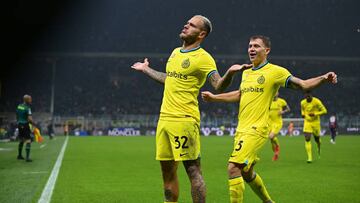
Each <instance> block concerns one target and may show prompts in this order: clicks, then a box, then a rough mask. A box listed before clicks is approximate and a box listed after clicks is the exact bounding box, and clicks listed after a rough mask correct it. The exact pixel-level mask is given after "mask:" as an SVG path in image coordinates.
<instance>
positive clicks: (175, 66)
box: [160, 47, 217, 121]
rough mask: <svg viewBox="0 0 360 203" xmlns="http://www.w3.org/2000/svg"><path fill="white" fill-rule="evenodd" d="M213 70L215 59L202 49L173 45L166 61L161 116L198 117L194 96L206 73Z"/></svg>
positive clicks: (208, 74)
mask: <svg viewBox="0 0 360 203" xmlns="http://www.w3.org/2000/svg"><path fill="white" fill-rule="evenodd" d="M215 71H217V68H216V63H215V60H214V59H213V58H212V57H211V55H210V54H209V53H207V52H206V51H205V50H204V49H202V48H200V47H198V48H195V49H192V50H188V51H182V50H181V48H180V47H179V48H176V49H174V51H173V52H172V53H171V56H170V57H169V59H168V61H167V64H166V74H167V75H166V79H165V88H164V95H163V100H162V105H161V110H160V119H163V120H173V119H174V118H175V119H179V118H183V119H184V120H187V119H192V120H193V119H195V120H196V121H200V112H199V105H198V99H197V97H198V95H199V91H200V88H201V87H202V86H203V85H204V83H205V81H206V79H207V77H209V76H210V75H211V74H212V73H213V72H215Z"/></svg>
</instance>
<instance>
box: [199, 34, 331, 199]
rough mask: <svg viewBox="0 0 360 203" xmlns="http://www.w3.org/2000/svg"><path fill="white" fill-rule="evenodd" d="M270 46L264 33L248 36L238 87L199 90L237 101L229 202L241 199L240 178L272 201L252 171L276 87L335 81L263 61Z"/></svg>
mask: <svg viewBox="0 0 360 203" xmlns="http://www.w3.org/2000/svg"><path fill="white" fill-rule="evenodd" d="M270 49H271V42H270V39H269V38H268V37H265V36H262V35H256V36H252V37H251V38H250V42H249V47H248V54H249V58H250V61H251V62H252V64H253V68H252V69H248V70H245V71H243V74H242V81H241V84H240V88H239V89H238V90H235V91H232V92H227V93H222V94H217V95H214V94H212V93H211V92H207V91H205V92H202V93H201V96H202V98H203V99H204V101H208V102H239V116H238V126H237V129H236V133H235V137H234V148H233V152H232V154H231V156H230V159H229V164H228V174H229V190H230V202H231V203H241V202H243V196H244V190H245V185H244V180H245V182H247V183H248V184H249V185H250V187H251V189H252V190H253V191H254V192H255V193H256V194H257V195H258V196H259V198H260V199H261V200H262V201H263V202H268V203H270V202H273V201H272V199H271V197H270V195H269V193H268V192H267V190H266V187H265V185H264V183H263V181H262V179H261V177H260V176H259V174H257V173H255V171H254V165H255V163H256V161H257V160H258V157H257V154H258V152H259V150H260V149H261V148H262V147H263V145H264V144H265V143H266V141H267V139H268V136H269V132H270V127H269V123H268V120H269V108H270V104H271V101H272V100H273V98H274V96H275V94H276V92H277V91H278V90H279V88H280V87H289V88H293V89H301V90H310V89H313V88H315V87H317V86H319V85H320V84H322V83H324V82H326V81H327V82H330V83H336V82H337V76H336V74H335V73H333V72H328V73H326V74H324V75H321V76H318V77H314V78H311V79H307V80H302V79H299V78H297V77H294V76H292V75H291V74H290V72H289V71H288V70H287V69H285V68H283V67H280V66H277V65H275V64H271V63H269V62H268V61H267V56H268V54H269V53H270Z"/></svg>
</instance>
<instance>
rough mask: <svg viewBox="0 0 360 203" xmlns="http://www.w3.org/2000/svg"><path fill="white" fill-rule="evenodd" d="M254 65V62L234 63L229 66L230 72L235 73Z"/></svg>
mask: <svg viewBox="0 0 360 203" xmlns="http://www.w3.org/2000/svg"><path fill="white" fill-rule="evenodd" d="M252 67H253V65H252V64H242V65H239V64H234V65H232V66H231V67H230V68H229V70H228V71H229V72H230V73H235V72H238V71H243V70H246V69H249V68H252Z"/></svg>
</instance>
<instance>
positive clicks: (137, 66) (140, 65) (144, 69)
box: [131, 58, 166, 84]
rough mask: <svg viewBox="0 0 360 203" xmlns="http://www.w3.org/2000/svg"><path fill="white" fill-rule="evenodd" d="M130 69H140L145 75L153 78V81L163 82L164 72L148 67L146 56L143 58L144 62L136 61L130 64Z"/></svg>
mask: <svg viewBox="0 0 360 203" xmlns="http://www.w3.org/2000/svg"><path fill="white" fill-rule="evenodd" d="M131 68H132V69H135V70H137V71H142V72H143V73H145V74H146V75H148V76H149V77H150V78H152V79H154V80H155V81H157V82H159V83H162V84H164V83H165V78H166V73H163V72H159V71H156V70H154V69H152V68H150V67H149V61H148V59H147V58H145V59H144V62H143V63H141V62H136V63H134V64H133V65H132V66H131Z"/></svg>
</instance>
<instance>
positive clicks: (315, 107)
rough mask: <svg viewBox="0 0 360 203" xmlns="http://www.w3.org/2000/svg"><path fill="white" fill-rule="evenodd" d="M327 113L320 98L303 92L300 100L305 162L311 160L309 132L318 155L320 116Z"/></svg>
mask: <svg viewBox="0 0 360 203" xmlns="http://www.w3.org/2000/svg"><path fill="white" fill-rule="evenodd" d="M326 113H327V110H326V108H325V106H324V105H323V103H322V102H321V101H320V99H318V98H316V97H313V96H312V94H311V92H310V91H307V92H305V99H303V100H302V101H301V116H302V117H303V118H304V129H303V131H304V135H305V150H306V153H307V157H308V159H307V163H311V162H312V150H311V134H312V135H314V139H315V142H316V144H317V148H318V154H319V157H320V149H321V148H320V146H321V140H320V130H321V127H320V116H321V115H324V114H326Z"/></svg>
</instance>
